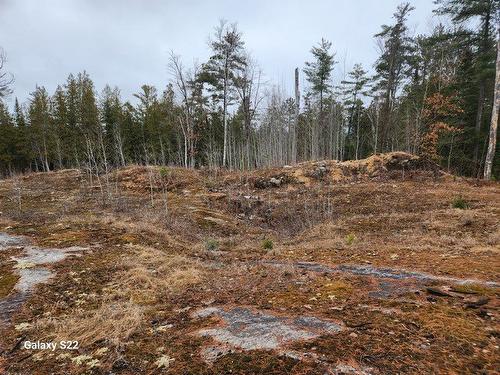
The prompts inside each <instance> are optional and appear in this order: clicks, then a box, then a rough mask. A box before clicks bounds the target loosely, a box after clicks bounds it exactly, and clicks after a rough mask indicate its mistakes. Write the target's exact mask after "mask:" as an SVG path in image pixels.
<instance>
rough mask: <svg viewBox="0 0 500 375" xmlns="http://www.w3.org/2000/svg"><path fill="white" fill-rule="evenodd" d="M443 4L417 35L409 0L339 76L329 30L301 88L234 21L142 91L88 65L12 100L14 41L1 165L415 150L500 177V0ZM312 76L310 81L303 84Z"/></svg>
mask: <svg viewBox="0 0 500 375" xmlns="http://www.w3.org/2000/svg"><path fill="white" fill-rule="evenodd" d="M435 4H436V5H435V10H434V12H435V13H436V14H439V15H442V16H445V17H447V19H449V22H447V24H438V25H437V26H435V27H434V28H433V29H432V31H431V32H430V33H429V34H426V35H412V33H411V32H410V30H409V27H408V24H407V23H408V22H407V18H408V15H409V14H410V13H411V12H412V10H413V9H414V8H413V6H412V5H411V4H410V3H403V4H401V5H400V6H398V8H397V9H396V10H395V13H394V15H393V18H392V23H391V24H389V25H382V26H381V27H380V31H379V32H378V33H377V34H376V35H374V37H373V38H374V43H375V44H376V46H377V50H378V53H379V56H378V58H377V60H376V61H374V63H373V66H372V67H366V66H362V65H361V64H355V65H354V66H352V68H351V69H348V73H346V74H345V76H344V77H343V79H341V80H338V81H334V80H333V79H332V74H333V71H334V70H335V69H338V65H339V61H338V60H339V59H338V57H337V56H336V53H335V38H337V37H338V36H330V38H331V40H330V39H329V38H327V37H326V38H324V39H322V40H321V41H319V42H318V43H317V44H316V45H314V46H312V47H311V50H310V56H309V59H308V61H306V62H304V65H303V66H302V67H297V69H296V70H295V72H290V77H291V79H293V73H295V94H294V95H293V96H292V97H288V96H287V95H286V94H285V93H284V91H285V90H284V89H283V88H282V87H280V86H279V85H276V84H273V83H271V82H267V81H265V79H264V78H263V77H264V74H263V73H264V72H262V71H261V69H260V68H259V65H258V62H257V58H258V57H254V56H251V55H250V54H249V53H248V52H247V45H246V44H245V36H244V33H243V32H242V31H241V30H240V29H239V28H238V26H237V24H236V23H230V22H227V21H224V20H221V21H220V24H218V25H217V26H216V27H215V28H214V30H213V32H212V33H210V36H209V42H208V48H209V49H210V52H211V55H210V58H209V59H208V61H204V62H203V63H201V64H196V65H194V66H186V65H185V63H184V62H183V61H182V59H181V57H180V56H178V55H176V54H175V52H171V54H170V59H169V61H168V62H167V61H166V62H165V65H166V66H168V72H169V74H170V84H168V86H167V87H162V88H157V87H152V86H149V85H143V86H142V87H140V88H138V92H137V93H136V94H134V96H135V99H136V103H134V104H132V103H130V102H129V101H125V102H124V101H123V99H122V98H121V96H120V88H118V87H110V86H106V87H104V89H103V90H102V91H101V92H97V91H96V87H95V86H94V84H93V81H92V78H91V77H90V76H89V74H88V73H86V72H85V71H84V72H80V73H77V74H70V75H69V76H68V77H67V79H66V81H65V82H64V83H61V84H60V85H59V86H58V87H57V89H56V90H55V92H53V93H52V92H48V91H47V90H46V89H45V88H44V87H43V86H37V87H35V88H34V89H33V92H32V93H31V95H30V98H29V100H28V101H27V102H25V103H20V102H19V101H18V100H17V98H16V99H15V102H14V105H13V108H9V106H8V105H7V104H6V102H5V101H1V98H6V97H8V96H9V95H11V85H10V84H11V83H12V82H13V79H14V78H15V77H12V76H11V75H9V73H8V64H7V59H6V56H7V53H8V51H5V53H3V54H2V64H1V65H0V69H1V70H0V72H1V84H0V173H1V174H2V175H4V176H6V175H12V174H14V173H16V172H26V171H49V170H58V169H65V168H85V169H88V170H93V171H95V172H96V173H99V172H104V171H107V170H108V168H113V167H120V166H124V165H128V164H142V165H175V166H184V167H189V168H204V167H206V168H219V167H225V168H228V169H239V170H249V169H255V168H260V167H269V166H280V165H281V166H282V165H288V164H294V163H297V162H301V161H307V160H322V159H336V160H339V161H343V160H350V159H356V160H357V159H362V158H365V157H368V156H370V155H373V154H377V153H383V152H389V151H405V152H408V153H412V154H417V155H420V156H423V157H425V158H427V159H429V160H432V161H433V162H437V163H439V164H440V165H441V166H442V167H443V168H444V169H446V170H447V171H449V172H453V173H455V174H460V175H465V176H472V177H482V176H483V175H488V176H493V177H495V176H498V174H499V161H498V160H499V158H498V157H496V158H494V156H495V147H494V146H496V128H495V129H494V130H491V131H490V126H492V125H493V123H496V122H497V119H498V110H496V111H495V114H496V116H493V118H492V112H493V109H494V88H495V65H496V51H497V47H496V44H497V39H498V32H499V31H498V30H499V29H498V27H499V8H500V5H499V3H498V2H497V1H494V0H467V1H462V0H437V1H436V2H435ZM353 48H354V47H353ZM369 71H372V72H373V73H369ZM302 77H303V78H305V81H306V82H307V85H306V87H299V81H300V79H301V78H302ZM497 85H498V83H497ZM497 89H498V86H497ZM496 106H497V107H498V99H497V103H496ZM495 117H496V118H495ZM490 124H491V125H490ZM493 138H494V140H493ZM489 145H490V146H489ZM488 149H490V152H489V156H488V157H487V154H488ZM487 160H489V162H486V161H487ZM485 162H486V165H488V167H487V168H485Z"/></svg>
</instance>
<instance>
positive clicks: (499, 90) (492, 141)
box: [484, 33, 500, 180]
mask: <svg viewBox="0 0 500 375" xmlns="http://www.w3.org/2000/svg"><path fill="white" fill-rule="evenodd" d="M499 34H500V33H499ZM499 106H500V37H499V38H498V41H497V66H496V76H495V92H494V96H493V108H492V111H491V124H490V137H489V142H488V152H487V154H486V161H485V163H484V179H485V180H489V179H490V178H491V169H492V166H493V158H494V157H495V148H496V143H497V126H498V111H499V109H498V107H499Z"/></svg>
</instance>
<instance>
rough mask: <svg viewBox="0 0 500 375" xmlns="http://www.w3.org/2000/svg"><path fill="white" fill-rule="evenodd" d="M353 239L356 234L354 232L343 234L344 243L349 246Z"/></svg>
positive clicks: (354, 239)
mask: <svg viewBox="0 0 500 375" xmlns="http://www.w3.org/2000/svg"><path fill="white" fill-rule="evenodd" d="M354 241H356V235H355V234H354V233H349V234H348V235H347V236H345V243H346V244H348V245H349V246H350V245H352V244H353V243H354Z"/></svg>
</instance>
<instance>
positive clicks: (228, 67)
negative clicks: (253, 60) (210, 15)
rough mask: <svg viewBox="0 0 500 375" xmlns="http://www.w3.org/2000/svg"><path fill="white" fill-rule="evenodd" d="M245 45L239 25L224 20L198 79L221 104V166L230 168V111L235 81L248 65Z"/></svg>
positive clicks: (215, 34) (217, 30)
mask: <svg viewBox="0 0 500 375" xmlns="http://www.w3.org/2000/svg"><path fill="white" fill-rule="evenodd" d="M244 45H245V43H244V41H243V36H242V34H241V32H240V31H239V30H238V28H237V26H236V24H228V23H227V22H226V21H224V20H221V21H220V24H219V26H217V27H216V29H215V33H214V35H213V38H212V40H211V41H210V48H211V49H212V56H211V57H210V58H209V60H208V62H207V63H205V64H204V65H203V68H202V74H201V75H200V77H199V79H200V80H201V81H204V82H206V83H208V84H209V86H210V87H211V91H212V93H213V98H214V99H215V100H216V101H218V102H222V122H223V126H224V143H223V151H222V153H223V155H222V165H223V166H224V167H226V166H227V165H228V147H229V144H228V107H229V106H230V105H231V104H232V102H233V101H234V100H235V97H236V95H235V91H234V78H235V75H236V72H237V71H241V70H242V69H243V68H244V67H245V65H246V59H245V57H246V55H245V50H244Z"/></svg>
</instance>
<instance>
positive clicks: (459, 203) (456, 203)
mask: <svg viewBox="0 0 500 375" xmlns="http://www.w3.org/2000/svg"><path fill="white" fill-rule="evenodd" d="M452 206H453V208H458V209H460V210H466V209H468V208H469V203H468V202H467V201H466V200H465V199H464V198H463V197H462V196H460V197H456V198H455V199H454V200H453V203H452Z"/></svg>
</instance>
